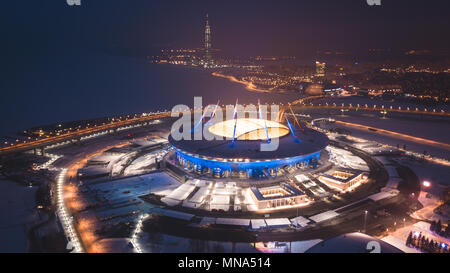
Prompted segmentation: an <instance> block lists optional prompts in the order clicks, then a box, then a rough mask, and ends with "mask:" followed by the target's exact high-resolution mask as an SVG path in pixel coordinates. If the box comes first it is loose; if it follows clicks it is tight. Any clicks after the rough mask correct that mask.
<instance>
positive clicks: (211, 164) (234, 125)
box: [169, 118, 328, 178]
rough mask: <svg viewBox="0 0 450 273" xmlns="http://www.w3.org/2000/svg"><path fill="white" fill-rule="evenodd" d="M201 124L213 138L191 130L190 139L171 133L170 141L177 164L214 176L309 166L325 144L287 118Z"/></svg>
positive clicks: (253, 174)
mask: <svg viewBox="0 0 450 273" xmlns="http://www.w3.org/2000/svg"><path fill="white" fill-rule="evenodd" d="M203 126H204V127H205V128H204V130H208V132H209V133H210V134H211V135H212V136H214V139H213V140H206V139H201V140H195V139H194V133H195V131H194V130H192V131H191V138H190V139H181V140H175V139H174V138H173V136H172V135H170V136H169V141H170V143H171V145H172V147H173V149H174V152H175V161H176V163H177V164H178V165H180V166H182V167H184V168H186V169H191V170H193V171H195V172H197V173H199V174H209V175H212V176H214V177H216V178H219V177H241V178H260V177H275V176H277V175H278V174H279V173H280V172H282V169H286V168H308V167H309V166H311V165H315V164H316V163H317V160H318V159H319V156H320V153H321V151H322V150H323V149H324V148H325V147H326V146H327V145H328V138H327V136H326V135H325V134H323V133H320V132H318V131H316V130H313V129H310V128H308V127H304V126H302V127H300V126H297V127H294V126H293V125H291V124H290V123H289V122H288V124H287V125H284V124H282V123H279V122H276V121H272V120H265V119H251V118H239V119H230V120H226V121H223V122H218V123H215V124H212V125H208V124H207V123H206V124H204V125H203ZM199 130H201V129H199ZM277 143H278V145H277ZM262 145H263V146H262ZM264 145H266V146H267V147H266V148H263V147H264ZM270 146H272V147H273V148H275V149H273V148H272V150H271V149H270Z"/></svg>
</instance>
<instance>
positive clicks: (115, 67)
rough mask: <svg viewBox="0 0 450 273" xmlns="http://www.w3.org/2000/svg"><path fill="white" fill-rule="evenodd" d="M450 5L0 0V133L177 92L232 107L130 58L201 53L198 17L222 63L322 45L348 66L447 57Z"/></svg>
mask: <svg viewBox="0 0 450 273" xmlns="http://www.w3.org/2000/svg"><path fill="white" fill-rule="evenodd" d="M449 10H450V1H448V0H442V1H425V0H390V1H388V0H382V5H381V6H369V5H367V3H366V0H329V1H327V0H322V1H320V0H309V1H301V0H292V1H284V0H277V1H266V0H240V1H234V0H227V1H216V0H209V1H200V0H180V1H172V0H161V1H149V0H145V1H144V0H81V6H69V5H67V3H66V0H46V1H36V0H4V1H2V2H1V6H0V37H1V39H0V41H1V42H0V58H1V62H2V65H0V75H1V76H0V92H1V100H0V116H2V119H0V136H1V135H3V134H6V133H8V134H9V133H10V132H14V131H17V130H20V129H25V128H29V127H31V126H40V125H43V124H51V123H56V122H63V121H69V120H77V119H88V118H95V117H103V116H111V115H116V114H117V115H118V114H125V113H135V112H143V111H151V110H159V109H160V107H171V106H172V105H173V104H174V103H179V102H178V101H174V98H178V99H180V100H181V99H182V98H183V102H185V103H189V102H190V101H192V100H191V99H186V97H189V98H190V97H192V96H193V94H195V95H201V94H209V93H211V90H214V91H217V92H219V91H218V90H223V91H221V94H217V95H216V94H214V95H213V98H212V100H213V101H214V102H215V101H216V100H217V97H219V96H228V99H229V100H230V101H234V100H235V97H236V96H237V95H235V94H237V93H238V92H239V90H234V89H233V90H234V91H233V92H234V93H233V92H230V91H229V88H232V87H231V86H229V85H227V84H224V83H221V84H219V85H220V86H213V85H212V84H213V83H212V82H209V81H208V80H206V79H205V80H202V81H199V80H196V79H197V78H195V79H190V78H189V77H190V76H188V75H191V74H186V73H184V74H185V75H181V74H183V73H182V72H173V73H175V74H176V75H175V74H173V73H172V72H170V71H171V70H170V69H169V70H168V69H165V70H164V71H163V69H159V68H158V69H156V68H154V67H150V66H149V65H148V64H147V63H145V65H144V64H141V63H139V62H145V59H144V58H142V57H143V56H147V55H156V54H158V53H159V52H160V50H161V49H162V48H198V47H202V46H203V35H204V25H205V14H206V13H209V17H210V23H211V28H212V45H213V47H214V48H218V49H221V50H222V55H224V56H234V57H236V56H243V57H246V56H257V55H266V56H267V55H270V56H282V55H284V56H286V55H290V56H297V57H298V58H297V59H298V60H300V61H305V62H307V63H308V62H309V63H312V60H314V58H315V57H314V55H315V54H316V52H317V51H324V50H335V51H343V52H344V53H347V54H346V56H350V59H353V58H354V59H358V61H360V60H362V59H360V57H362V56H361V55H362V54H364V53H367V52H368V49H373V48H377V49H391V51H390V52H397V53H400V54H402V55H403V52H404V51H405V50H410V49H429V50H432V52H441V51H446V50H448V49H449V48H450V46H449V42H450V35H449V32H448V31H449V29H450V20H449V19H448V11H449ZM105 56H107V57H105ZM135 57H137V58H135ZM436 58H439V60H441V59H445V58H448V53H447V57H443V58H441V56H438V57H436ZM137 60H139V61H137ZM160 70H161V71H160ZM177 71H178V70H177ZM194 74H195V73H194ZM192 75H193V74H192ZM196 75H197V74H196ZM196 77H200V78H201V77H203V76H201V75H197V76H196ZM175 78H176V80H173V79H175ZM216 83H218V82H216ZM239 87H240V86H239ZM233 88H235V89H236V88H237V87H233ZM240 88H241V89H242V87H240ZM197 89H198V90H197ZM197 91H198V92H197ZM180 94H183V95H185V97H182V96H180ZM230 94H233V95H230ZM155 96H156V97H157V98H158V99H157V100H155V99H154V97H155ZM242 96H243V95H242ZM242 96H241V98H242ZM158 107H159V108H158Z"/></svg>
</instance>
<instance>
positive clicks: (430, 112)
mask: <svg viewBox="0 0 450 273" xmlns="http://www.w3.org/2000/svg"><path fill="white" fill-rule="evenodd" d="M292 107H293V108H295V109H305V108H311V109H325V110H340V111H341V110H345V111H348V110H353V111H375V112H384V111H387V112H394V113H405V114H419V115H433V116H443V117H450V113H447V112H445V111H443V110H441V111H437V110H435V109H432V110H428V109H427V108H424V109H423V110H419V109H418V108H414V109H411V108H409V107H403V108H401V107H398V108H394V107H389V108H385V107H384V106H381V107H377V106H376V105H374V106H368V105H364V106H353V105H352V104H350V105H336V104H331V105H330V104H325V105H323V104H313V103H309V104H300V105H299V104H295V105H292Z"/></svg>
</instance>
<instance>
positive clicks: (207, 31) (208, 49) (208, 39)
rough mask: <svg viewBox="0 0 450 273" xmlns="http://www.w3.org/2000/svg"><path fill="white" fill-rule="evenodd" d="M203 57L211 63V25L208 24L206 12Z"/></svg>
mask: <svg viewBox="0 0 450 273" xmlns="http://www.w3.org/2000/svg"><path fill="white" fill-rule="evenodd" d="M205 59H206V62H207V63H211V27H210V26H209V20H208V14H206V25H205Z"/></svg>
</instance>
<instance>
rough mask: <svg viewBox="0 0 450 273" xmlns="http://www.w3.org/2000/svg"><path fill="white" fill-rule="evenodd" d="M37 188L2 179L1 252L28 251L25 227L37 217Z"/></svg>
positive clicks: (0, 201) (0, 203)
mask: <svg viewBox="0 0 450 273" xmlns="http://www.w3.org/2000/svg"><path fill="white" fill-rule="evenodd" d="M36 190H37V187H33V188H30V187H24V186H21V185H19V184H17V183H14V182H12V181H8V180H0V242H1V244H0V252H16V253H17V252H27V246H28V239H27V234H26V233H25V227H26V225H28V224H32V223H33V221H34V220H35V219H37V215H36V211H35V210H34V208H35V206H36V205H35V193H36Z"/></svg>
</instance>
